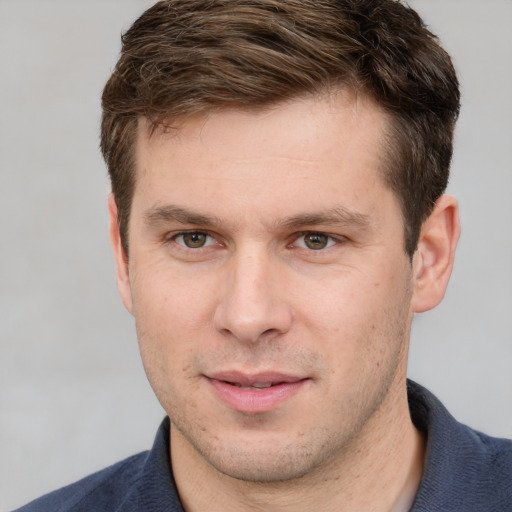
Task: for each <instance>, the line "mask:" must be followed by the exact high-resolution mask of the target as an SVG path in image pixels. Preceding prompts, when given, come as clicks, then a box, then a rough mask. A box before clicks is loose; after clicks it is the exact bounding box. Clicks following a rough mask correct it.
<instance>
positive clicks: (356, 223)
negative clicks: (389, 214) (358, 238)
mask: <svg viewBox="0 0 512 512" xmlns="http://www.w3.org/2000/svg"><path fill="white" fill-rule="evenodd" d="M319 225H336V226H353V227H356V228H359V229H364V230H366V229H369V228H370V227H371V225H372V221H371V219H370V217H369V216H368V215H365V214H362V213H359V212H357V211H352V210H349V209H348V208H345V207H344V206H337V207H335V208H331V209H328V210H325V211H320V212H310V213H304V214H299V215H294V216H292V217H288V218H286V219H283V220H281V221H279V222H278V223H277V227H282V228H285V229H288V230H293V229H298V228H300V227H302V226H319Z"/></svg>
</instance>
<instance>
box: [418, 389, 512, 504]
mask: <svg viewBox="0 0 512 512" xmlns="http://www.w3.org/2000/svg"><path fill="white" fill-rule="evenodd" d="M408 392H409V407H410V409H411V417H412V419H413V422H414V423H415V425H416V427H417V428H418V429H420V430H422V431H423V432H424V433H425V436H426V439H427V452H426V461H425V468H424V474H423V479H422V481H421V484H420V488H419V490H418V494H417V496H416V501H415V506H414V507H413V509H412V510H413V511H414V512H423V511H429V512H431V511H434V510H436V511H437V510H442V511H443V512H451V511H453V512H488V511H489V510H492V511H493V512H510V511H511V510H512V440H508V439H500V438H495V437H491V436H488V435H486V434H483V433H481V432H478V431H476V430H473V429H471V428H470V427H468V426H466V425H463V424H461V423H459V422H457V421H456V420H455V419H454V418H453V417H452V416H451V415H450V413H449V412H448V411H447V410H446V409H445V408H444V407H443V405H442V404H441V403H440V402H439V400H437V398H435V396H434V395H432V394H431V393H429V392H428V391H427V390H426V389H424V388H422V387H421V386H419V385H417V384H415V383H413V382H409V383H408Z"/></svg>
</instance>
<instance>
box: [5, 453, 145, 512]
mask: <svg viewBox="0 0 512 512" xmlns="http://www.w3.org/2000/svg"><path fill="white" fill-rule="evenodd" d="M148 453H149V452H143V453H139V454H137V455H133V456H132V457H129V458H127V459H125V460H123V461H121V462H118V463H117V464H114V465H112V466H110V467H108V468H105V469H103V470H102V471H98V472H97V473H93V474H92V475H89V476H87V477H85V478H83V479H82V480H79V481H78V482H75V483H73V484H71V485H68V486H66V487H63V488H62V489H58V490H56V491H53V492H51V493H50V494H47V495H45V496H42V497H41V498H39V499H37V500H35V501H33V502H31V503H29V504H28V505H25V506H24V507H22V508H20V509H18V510H16V511H15V512H48V511H52V512H82V511H83V512H85V511H87V512H95V511H100V510H101V511H103V510H115V509H116V508H117V507H118V506H119V505H120V504H121V503H122V502H123V500H124V499H125V498H126V495H127V494H128V492H129V491H130V489H132V488H133V487H134V486H135V485H136V484H137V482H138V481H139V479H140V478H141V474H142V472H143V467H144V464H145V461H146V459H147V456H148Z"/></svg>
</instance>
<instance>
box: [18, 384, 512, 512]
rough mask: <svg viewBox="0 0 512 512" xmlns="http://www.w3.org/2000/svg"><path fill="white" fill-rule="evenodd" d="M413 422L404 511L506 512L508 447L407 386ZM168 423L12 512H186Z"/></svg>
mask: <svg viewBox="0 0 512 512" xmlns="http://www.w3.org/2000/svg"><path fill="white" fill-rule="evenodd" d="M408 395H409V408H410V410H411V417H412V419H413V422H414V424H415V425H416V427H417V428H418V429H420V430H422V431H423V432H424V433H425V435H426V436H427V451H426V463H425V470H424V473H423V478H422V481H421V484H420V487H419V489H418V492H417V494H416V498H415V500H414V503H413V506H412V508H411V511H410V512H512V441H510V440H505V439H497V438H493V437H489V436H486V435H485V434H482V433H480V432H476V431H474V430H472V429H470V428H469V427H466V426H464V425H462V424H460V423H458V422H457V421H456V420H455V419H454V418H453V417H452V416H451V415H450V414H449V413H448V411H447V410H446V409H445V408H444V407H443V405H442V404H441V403H440V402H439V401H438V400H437V399H436V398H435V397H434V396H433V395H432V394H431V393H429V392H428V391H427V390H426V389H424V388H422V387H421V386H419V385H418V384H415V383H414V382H412V381H409V382H408ZM169 453H170V451H169V418H166V419H165V420H164V421H163V422H162V424H161V425H160V428H159V430H158V433H157V435H156V438H155V442H154V444H153V448H152V449H151V451H149V452H144V453H140V454H138V455H134V456H133V457H130V458H128V459H126V460H123V461H121V462H119V463H117V464H115V465H113V466H110V467H109V468H106V469H104V470H102V471H100V472H98V473H95V474H93V475H90V476H88V477H86V478H84V479H83V480H80V481H79V482H76V483H74V484H72V485H69V486H67V487H64V488H62V489H59V490H57V491H54V492H52V493H50V494H48V495H46V496H43V497H42V498H39V499H38V500H35V501H33V502H32V503H30V504H28V505H26V506H24V507H22V508H20V509H18V511H16V512H107V511H108V512H136V511H137V512H184V511H183V507H182V506H181V503H180V500H179V497H178V492H177V490H176V486H175V483H174V478H173V475H172V469H171V464H170V460H169Z"/></svg>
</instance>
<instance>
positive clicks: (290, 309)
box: [109, 91, 459, 511]
mask: <svg viewBox="0 0 512 512" xmlns="http://www.w3.org/2000/svg"><path fill="white" fill-rule="evenodd" d="M386 123H387V119H386V116H385V115H384V114H383V113H382V112H381V111H380V110H379V108H378V107H377V106H376V105H375V104H373V103H372V102H371V101H370V100H368V99H366V98H364V97H357V98H356V97H354V96H353V95H351V94H349V93H348V92H343V91H342V92H340V93H339V94H336V95H331V96H325V97H317V98H312V97H307V98H303V99H299V100H295V101H291V102H289V103H286V104H281V105H278V106H277V107H275V108H272V109H268V110H265V111H259V112H250V113H248V112H240V111H234V110H230V111H220V112H216V113H213V114H211V115H209V116H207V117H197V118H193V119H188V120H186V121H184V122H183V123H182V124H180V125H179V126H178V127H177V128H176V129H173V130H167V131H164V130H159V131H157V132H156V133H154V134H153V135H152V136H150V135H149V129H148V126H147V124H146V123H145V122H144V120H141V123H140V129H139V138H138V143H137V148H136V157H137V164H136V165H137V181H136V187H135V194H134V198H133V205H132V211H131V219H130V225H129V247H130V254H129V257H127V255H126V254H125V253H124V251H123V249H122V245H121V242H120V237H119V232H118V229H117V210H116V205H115V200H114V199H113V198H112V197H111V198H110V200H109V208H110V216H111V228H110V231H111V240H112V245H113V248H114V254H115V257H116V263H117V277H118V285H119V290H120V293H121V296H122V299H123V301H124V304H125V306H126V307H127V309H128V310H129V311H130V312H131V313H132V314H133V315H134V317H135V320H136V325H137V333H138V338H139V343H140V350H141V354H142V359H143V362H144V367H145V370H146V372H147V375H148V378H149V381H150V383H151V385H152V387H153V389H154V391H155V393H156V395H157V397H158V398H159V400H160V402H161V404H162V406H163V407H164V409H165V410H166V412H167V414H168V415H169V417H170V419H171V461H172V466H173V471H174V476H175V479H176V482H177V485H178V489H179V492H180V497H181V499H182V501H183V503H184V505H185V507H186V509H187V510H188V511H195V510H205V509H208V510H219V511H220V510H223V511H226V510H228V511H230V510H233V511H235V510H237V511H240V510H270V509H271V510H273V511H280V510H294V511H300V510H311V509H312V507H315V508H316V509H318V510H326V511H327V510H383V511H384V510H386V511H389V510H394V511H395V510H396V511H398V510H407V509H408V507H409V506H410V504H411V502H412V499H413V496H414V493H415V491H416V489H417V487H418V485H419V481H420V478H421V472H422V470H421V468H422V464H423V456H424V453H423V450H424V442H423V439H422V437H421V436H420V434H419V433H418V432H417V431H416V429H415V428H414V426H413V425H412V422H411V420H410V416H409V412H408V407H407V396H406V386H405V379H406V367H407V351H408V342H409V336H410V326H411V321H412V316H413V314H414V313H415V312H420V311H424V310H427V309H430V308H432V307H434V306H435V305H436V304H437V303H438V302H439V301H440V300H441V298H442V296H443V294H444V291H445V288H446V285H447V282H448V278H449V275H450V272H451V268H452V264H453V253H454V250H455V245H456V241H457V238H458V233H459V227H458V218H457V205H456V202H455V200H453V199H452V198H450V197H447V196H443V197H442V198H441V199H440V200H439V201H438V203H437V206H436V208H435V210H434V212H433V214H432V215H431V217H430V218H429V219H428V220H427V221H426V222H425V224H424V226H423V229H422V233H421V236H420V242H419V245H418V250H417V251H416V253H415V255H414V258H413V261H412V262H411V261H410V259H409V258H408V257H407V255H406V254H405V252H404V249H403V247H404V243H403V240H404V239H403V220H402V215H401V211H400V208H399V204H398V201H397V198H396V197H395V196H394V194H393V193H392V192H391V191H390V190H389V189H388V188H387V187H386V186H385V185H384V184H383V182H382V180H381V174H380V173H381V165H382V160H383V159H382V154H383V150H382V146H381V140H382V137H383V134H384V131H385V129H386ZM270 374H271V375H275V374H278V375H279V379H281V376H283V375H284V376H286V378H289V379H290V380H293V383H292V384H290V383H288V384H285V385H284V386H283V388H284V391H283V393H284V394H283V396H284V398H282V397H281V398H279V397H278V399H276V397H275V393H274V395H272V392H271V391H270V392H269V391H268V389H267V390H263V391H261V392H260V391H257V390H254V389H248V390H243V389H240V388H237V387H234V386H232V385H231V384H226V382H223V378H224V377H226V375H228V377H229V378H228V379H227V380H230V379H231V380H236V379H247V382H249V383H251V384H253V383H258V382H262V381H265V382H266V381H268V380H274V379H273V377H272V376H269V375H270ZM219 375H220V376H221V377H219ZM233 375H234V377H233ZM244 382H245V384H247V382H246V381H244ZM219 389H220V390H221V391H220V392H219ZM226 389H228V395H229V393H230V392H231V391H230V390H233V393H234V395H235V403H234V404H233V402H230V399H226V393H225V392H226ZM279 389H280V388H279ZM257 393H261V395H257ZM267 395H268V396H269V397H270V398H269V400H268V401H265V400H266V398H261V397H267ZM243 397H249V399H248V400H245V401H244V398H243ZM251 397H252V398H251ZM240 404H241V405H240ZM248 404H249V405H248ZM362 475H364V477H363V476H362ZM205 507H206V508H205ZM269 507H270V508H269Z"/></svg>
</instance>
